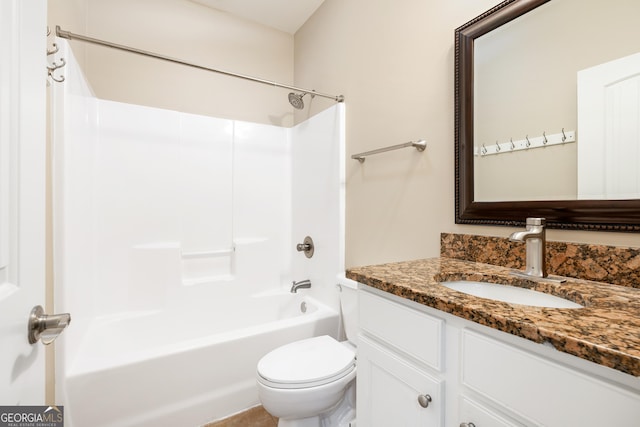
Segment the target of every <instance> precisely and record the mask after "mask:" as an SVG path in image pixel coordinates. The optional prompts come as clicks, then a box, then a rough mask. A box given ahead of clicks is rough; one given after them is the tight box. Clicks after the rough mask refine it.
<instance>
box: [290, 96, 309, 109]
mask: <svg viewBox="0 0 640 427" xmlns="http://www.w3.org/2000/svg"><path fill="white" fill-rule="evenodd" d="M305 95H306V93H293V92H291V93H289V104H291V105H293V108H295V109H297V110H302V109H303V108H304V101H303V100H302V97H303V96H305Z"/></svg>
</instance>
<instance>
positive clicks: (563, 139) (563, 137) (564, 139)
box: [562, 128, 567, 142]
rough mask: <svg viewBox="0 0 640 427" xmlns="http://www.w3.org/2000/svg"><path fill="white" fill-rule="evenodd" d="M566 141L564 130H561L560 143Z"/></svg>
mask: <svg viewBox="0 0 640 427" xmlns="http://www.w3.org/2000/svg"><path fill="white" fill-rule="evenodd" d="M566 140H567V135H565V134H564V128H562V142H565V141H566Z"/></svg>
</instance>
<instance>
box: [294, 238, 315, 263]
mask: <svg viewBox="0 0 640 427" xmlns="http://www.w3.org/2000/svg"><path fill="white" fill-rule="evenodd" d="M296 250H297V251H298V252H304V254H305V256H306V257H307V258H311V257H312V256H313V252H314V251H315V247H314V245H313V239H311V237H309V236H307V237H305V238H304V241H303V242H302V243H298V244H297V245H296Z"/></svg>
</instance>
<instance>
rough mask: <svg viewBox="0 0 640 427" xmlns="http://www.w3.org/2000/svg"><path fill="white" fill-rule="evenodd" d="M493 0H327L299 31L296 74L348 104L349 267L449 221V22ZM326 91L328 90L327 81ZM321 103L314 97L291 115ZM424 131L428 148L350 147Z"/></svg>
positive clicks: (570, 236)
mask: <svg viewBox="0 0 640 427" xmlns="http://www.w3.org/2000/svg"><path fill="white" fill-rule="evenodd" d="M498 3H499V2H498V1H496V0H325V2H324V4H323V5H322V6H321V7H320V9H319V10H318V11H317V12H316V13H315V14H314V16H313V17H312V18H311V19H310V20H309V21H308V22H307V23H306V24H305V25H304V26H303V27H302V28H301V29H300V30H299V31H298V32H297V33H296V37H295V80H296V83H297V84H299V85H315V86H317V87H323V88H325V89H326V88H330V89H331V90H332V91H334V92H336V91H337V92H342V93H343V94H344V95H345V97H346V105H347V126H346V127H347V156H348V157H347V260H346V264H347V266H355V265H364V264H373V263H380V262H388V261H396V260H406V259H413V258H422V257H432V256H437V255H438V254H439V235H440V233H441V232H458V233H472V234H483V235H494V236H507V235H508V234H509V233H510V232H511V231H513V229H510V228H505V227H489V226H486V227H475V226H459V225H456V224H454V159H453V155H454V147H453V143H454V129H453V127H454V111H453V107H454V99H453V93H454V84H453V65H454V30H455V28H457V27H458V26H460V25H462V24H464V23H465V22H467V21H469V20H470V19H472V18H474V17H475V16H477V15H479V14H480V13H482V12H484V11H485V10H487V9H489V8H491V7H493V6H495V5H496V4H498ZM326 90H329V89H326ZM320 108H323V105H321V103H320V102H318V103H316V104H315V105H313V106H312V111H311V113H309V112H308V111H305V112H304V113H303V114H301V115H299V116H298V117H297V119H301V118H303V117H304V116H306V115H308V114H313V112H314V110H319V109H320ZM421 137H424V138H426V140H427V141H428V147H427V149H426V151H425V152H424V153H421V154H419V153H417V152H415V150H409V149H404V150H399V151H396V152H390V153H386V154H380V155H378V156H373V157H370V158H368V159H367V160H366V162H365V163H364V164H360V163H358V162H357V161H355V160H351V159H349V156H350V155H351V154H353V153H356V152H360V151H365V150H370V149H374V148H378V147H384V146H387V145H392V144H397V143H401V142H405V141H409V140H414V139H417V138H421ZM548 237H549V239H551V240H565V241H573V242H585V243H602V244H613V245H622V246H624V245H636V246H637V242H638V235H637V234H624V233H600V232H574V231H560V230H550V231H549V233H548Z"/></svg>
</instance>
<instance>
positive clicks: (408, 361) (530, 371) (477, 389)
mask: <svg viewBox="0 0 640 427" xmlns="http://www.w3.org/2000/svg"><path fill="white" fill-rule="evenodd" d="M359 310H360V329H361V334H360V343H359V345H358V377H357V378H358V380H357V381H358V382H357V396H358V397H357V399H358V400H357V412H358V415H357V419H358V426H359V427H376V426H385V427H386V426H392V425H393V426H406V427H411V426H416V427H418V426H420V427H422V426H444V427H473V426H475V427H516V426H519V427H522V426H545V427H572V426H576V427H578V426H580V427H609V426H612V427H613V426H632V425H633V426H636V425H637V426H640V378H636V377H632V376H630V375H625V374H623V373H621V372H618V371H614V370H612V369H609V368H606V367H603V366H600V365H597V364H594V363H590V362H587V361H585V360H582V359H579V358H577V357H574V356H571V355H568V354H565V353H562V352H559V351H557V350H555V349H553V348H550V347H547V346H544V345H541V344H536V343H533V342H530V341H528V340H525V339H522V338H519V337H516V336H513V335H510V334H507V333H504V332H499V331H496V330H493V329H490V328H487V327H484V326H481V325H477V324H475V323H473V322H470V321H467V320H464V319H461V318H458V317H455V316H452V315H449V314H447V313H444V312H441V311H438V310H435V309H432V308H430V307H426V306H422V305H420V304H417V303H414V302H411V301H408V300H402V299H401V298H399V297H396V296H393V295H390V294H387V293H384V292H382V291H378V290H375V289H373V288H369V287H366V286H362V287H361V289H360V291H359ZM423 394H429V396H430V397H431V401H430V402H429V405H428V406H427V407H426V408H422V407H421V406H420V405H419V403H418V396H420V395H423ZM445 397H446V398H445ZM423 402H424V399H423Z"/></svg>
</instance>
